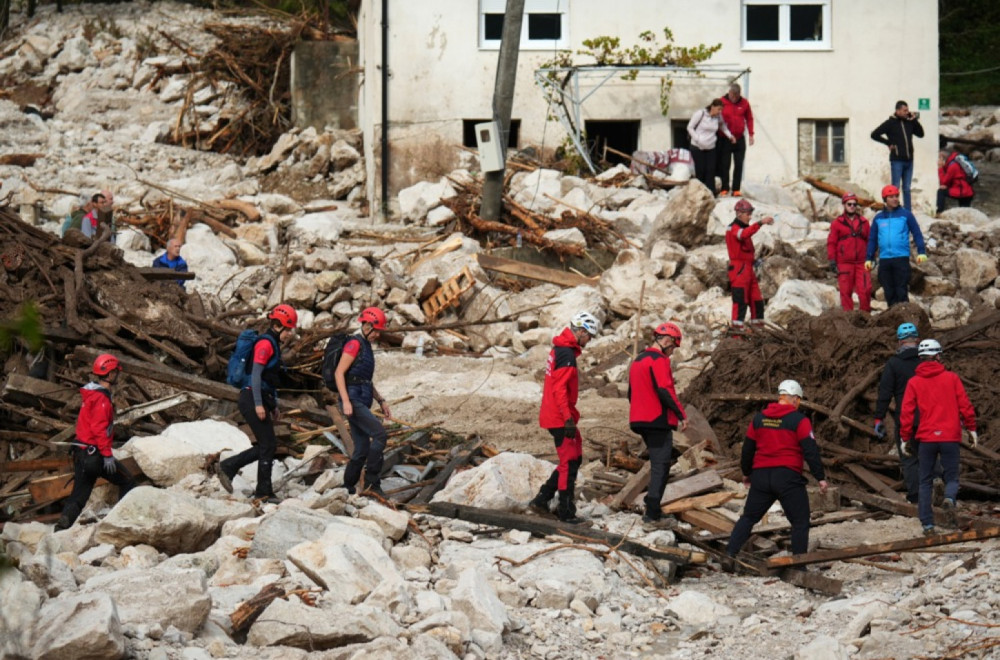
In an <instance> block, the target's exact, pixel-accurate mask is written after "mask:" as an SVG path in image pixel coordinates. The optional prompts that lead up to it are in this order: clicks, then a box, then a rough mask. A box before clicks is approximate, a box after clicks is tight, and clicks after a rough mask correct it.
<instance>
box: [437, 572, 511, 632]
mask: <svg viewBox="0 0 1000 660" xmlns="http://www.w3.org/2000/svg"><path fill="white" fill-rule="evenodd" d="M450 596H451V602H452V606H453V607H454V608H455V609H456V610H458V611H459V612H462V613H463V614H465V615H466V616H467V617H469V622H470V623H471V625H472V627H473V628H474V629H479V630H484V631H487V632H492V633H502V632H503V631H504V629H505V628H507V626H508V625H509V624H510V620H509V618H508V617H507V608H505V607H504V604H503V603H502V602H500V599H499V598H498V597H497V593H496V590H494V589H493V587H492V586H491V585H490V583H489V582H487V581H486V577H485V576H484V575H483V573H482V571H478V570H476V569H475V568H467V569H466V570H464V571H462V573H461V575H459V578H458V584H457V585H455V588H454V589H453V590H452V592H451V594H450Z"/></svg>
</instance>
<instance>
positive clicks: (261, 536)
mask: <svg viewBox="0 0 1000 660" xmlns="http://www.w3.org/2000/svg"><path fill="white" fill-rule="evenodd" d="M334 518H335V516H334V515H333V514H332V513H329V512H327V511H323V510H316V511H314V510H312V509H302V508H298V507H291V506H280V507H278V508H277V509H276V510H275V511H272V512H270V513H268V514H267V515H265V516H264V518H263V519H262V520H261V523H260V526H259V527H258V528H257V532H256V533H255V534H254V536H253V542H252V543H251V544H250V553H249V556H250V557H257V558H270V559H282V560H283V559H285V555H286V553H287V552H288V551H289V550H290V549H291V548H293V547H295V546H297V545H298V544H300V543H302V542H304V541H311V540H313V539H316V538H318V537H320V536H321V535H322V534H323V530H325V529H326V527H327V525H329V524H330V523H331V522H333V520H334Z"/></svg>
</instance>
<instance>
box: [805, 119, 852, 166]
mask: <svg viewBox="0 0 1000 660" xmlns="http://www.w3.org/2000/svg"><path fill="white" fill-rule="evenodd" d="M846 128H847V122H846V121H844V120H840V119H834V120H829V121H825V120H821V121H817V122H816V128H815V131H816V133H815V135H814V138H813V145H814V148H813V160H814V162H817V163H846V162H847V158H846V144H845V142H844V133H845V130H846Z"/></svg>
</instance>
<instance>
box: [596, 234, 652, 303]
mask: <svg viewBox="0 0 1000 660" xmlns="http://www.w3.org/2000/svg"><path fill="white" fill-rule="evenodd" d="M662 270H663V266H662V265H661V264H660V263H659V262H657V261H653V260H652V259H650V258H649V257H647V256H646V255H644V254H643V253H642V252H639V251H638V250H622V251H621V252H619V253H618V256H617V257H616V258H615V263H614V264H613V265H612V266H611V268H608V269H607V270H606V271H604V273H603V274H602V275H601V284H600V291H601V295H602V296H604V299H605V301H606V303H607V306H608V307H609V308H611V309H612V310H613V311H615V312H616V313H617V314H620V315H621V316H631V315H632V314H635V312H636V311H637V310H638V309H639V298H640V296H641V294H642V288H643V284H645V288H646V290H647V291H649V290H650V289H651V288H652V287H653V285H654V284H656V282H657V274H658V273H660V272H661V271H662Z"/></svg>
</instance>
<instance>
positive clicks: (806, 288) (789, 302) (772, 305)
mask: <svg viewBox="0 0 1000 660" xmlns="http://www.w3.org/2000/svg"><path fill="white" fill-rule="evenodd" d="M839 305H840V293H839V292H838V290H837V288H836V287H834V286H832V285H830V284H824V283H822V282H816V281H811V280H809V281H807V280H787V281H785V282H784V283H783V284H782V285H781V286H780V287H778V291H777V293H775V294H774V297H773V298H771V300H769V301H768V304H767V308H766V309H765V310H764V318H766V319H767V320H769V321H771V322H772V323H777V324H778V325H782V326H783V325H785V324H787V323H788V322H790V321H791V320H792V319H793V318H795V316H796V315H797V314H800V313H801V314H809V315H810V316H819V315H820V314H822V313H823V311H824V310H827V309H832V308H835V307H838V306H839Z"/></svg>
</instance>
